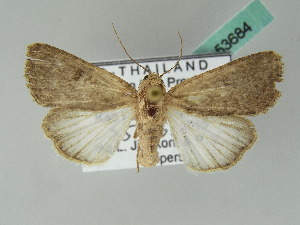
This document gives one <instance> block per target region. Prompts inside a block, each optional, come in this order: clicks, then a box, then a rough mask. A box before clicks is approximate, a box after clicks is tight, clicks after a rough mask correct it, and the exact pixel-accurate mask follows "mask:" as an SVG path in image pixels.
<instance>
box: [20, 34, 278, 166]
mask: <svg viewBox="0 0 300 225" xmlns="http://www.w3.org/2000/svg"><path fill="white" fill-rule="evenodd" d="M117 37H118V36H117ZM118 39H119V37H118ZM119 41H120V39H119ZM181 41H182V39H181ZM120 43H121V44H122V42H121V41H120ZM122 47H123V48H124V46H123V44H122ZM124 50H125V52H126V54H127V55H128V53H127V51H126V49H125V48H124ZM181 51H182V48H181ZM27 56H28V57H29V58H28V59H27V60H26V65H25V77H26V79H27V86H28V88H29V89H30V91H31V95H32V96H33V98H34V100H35V101H36V102H37V103H38V104H40V105H42V106H44V107H50V108H52V109H51V110H50V112H49V113H48V115H47V116H46V117H45V119H44V121H43V124H42V127H43V129H44V131H45V133H46V135H47V136H48V137H49V138H50V139H52V141H53V142H54V145H55V148H56V149H57V151H58V153H59V154H61V155H62V156H64V157H65V158H67V159H69V160H72V161H75V162H78V163H82V164H88V165H89V164H101V163H104V162H105V161H107V160H109V158H110V157H111V156H112V155H113V154H114V153H115V152H116V150H117V148H118V145H119V143H120V141H121V140H122V139H123V137H124V135H125V133H126V131H127V129H128V128H129V124H130V122H131V121H132V120H133V119H134V120H135V121H136V123H137V128H136V130H135V134H134V138H139V146H138V151H137V158H136V161H137V165H138V167H139V165H142V166H144V167H152V166H155V165H156V164H157V163H158V161H159V155H158V151H157V148H158V143H159V141H160V138H161V137H162V134H163V126H164V124H165V123H166V122H168V123H169V124H170V127H171V133H172V136H173V137H174V140H175V145H176V147H177V149H178V151H179V153H180V157H181V159H182V160H183V163H184V164H185V166H186V167H187V168H188V169H190V170H193V171H214V170H224V169H227V168H229V167H231V166H233V165H235V164H236V163H237V162H238V161H239V160H240V159H241V157H242V156H243V154H244V153H245V151H246V150H248V149H249V148H250V147H251V146H252V145H253V143H254V142H255V140H256V138H257V135H256V131H255V128H254V125H253V124H252V123H251V121H250V120H248V119H247V118H245V116H254V115H258V114H260V113H265V112H267V110H268V109H269V108H270V107H272V106H274V104H275V103H276V100H277V99H278V98H279V96H280V92H279V91H278V90H276V87H275V83H276V82H280V81H282V67H283V63H282V61H281V56H280V55H279V54H277V53H275V52H273V51H267V52H259V53H256V54H252V55H249V56H246V57H243V58H240V59H237V60H235V61H232V62H230V63H228V64H225V65H223V66H220V67H218V68H216V69H213V70H210V71H208V72H205V73H203V74H200V75H197V76H194V77H192V78H190V79H187V80H185V81H183V82H182V83H179V84H177V85H176V86H174V87H173V88H171V89H170V90H169V91H168V92H166V88H165V85H164V82H163V80H162V76H163V75H164V74H165V73H164V74H161V75H159V74H156V73H153V72H151V71H149V74H148V75H146V76H145V77H144V79H143V80H142V81H141V83H140V85H139V88H138V90H136V89H135V88H134V87H133V86H131V85H130V84H129V83H127V82H126V81H125V80H123V79H121V78H120V77H118V76H116V75H114V74H113V73H110V72H108V71H106V70H104V69H102V68H99V67H97V66H94V65H93V64H91V63H88V62H86V61H84V60H82V59H80V58H78V57H76V56H74V55H72V54H70V53H67V52H65V51H63V50H60V49H58V48H55V47H53V46H50V45H47V44H43V43H35V44H32V45H29V46H28V52H27ZM128 56H129V55H128ZM129 57H130V56H129ZM130 58H131V57H130ZM131 59H132V58H131ZM132 60H133V59H132ZM134 62H135V61H134ZM177 63H178V62H177ZM138 65H139V64H138ZM173 68H174V67H173Z"/></svg>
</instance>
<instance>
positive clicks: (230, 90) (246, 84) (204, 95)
mask: <svg viewBox="0 0 300 225" xmlns="http://www.w3.org/2000/svg"><path fill="white" fill-rule="evenodd" d="M281 76H282V62H281V56H280V55H278V54H277V53H275V52H271V51H269V52H259V53H256V54H252V55H249V56H245V57H243V58H240V59H237V60H234V61H232V62H230V63H227V64H225V65H223V66H220V67H218V68H216V69H213V70H210V71H207V72H205V73H203V74H200V75H197V76H195V77H192V78H190V79H187V80H185V81H183V82H182V83H180V84H178V85H176V86H174V87H173V88H172V89H171V90H170V91H169V92H168V93H167V95H166V98H165V103H166V105H167V106H170V107H173V108H174V107H175V108H178V109H179V110H183V111H185V112H187V113H192V114H196V115H201V116H225V115H227V116H229V115H257V114H259V113H264V112H266V111H267V110H268V109H269V108H270V107H272V106H273V105H274V104H275V103H276V100H277V99H278V97H279V96H280V92H279V91H277V90H276V87H275V83H276V82H280V81H282V78H281Z"/></svg>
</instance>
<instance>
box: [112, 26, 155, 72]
mask: <svg viewBox="0 0 300 225" xmlns="http://www.w3.org/2000/svg"><path fill="white" fill-rule="evenodd" d="M112 26H113V29H114V31H115V34H116V36H117V38H118V40H119V42H120V44H121V46H122V48H123V49H124V51H125V53H126V55H127V56H128V57H129V59H131V60H132V61H133V62H134V63H135V64H137V65H138V66H139V67H141V68H143V69H144V70H146V71H147V72H148V73H151V71H149V70H148V69H147V68H145V67H143V66H142V65H140V64H139V63H138V62H137V61H135V60H134V59H133V58H132V57H131V56H130V55H129V54H128V52H127V50H126V48H125V47H124V45H123V43H122V41H121V39H120V37H119V35H118V33H117V30H116V28H115V25H114V23H112Z"/></svg>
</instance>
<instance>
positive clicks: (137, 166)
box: [135, 130, 140, 173]
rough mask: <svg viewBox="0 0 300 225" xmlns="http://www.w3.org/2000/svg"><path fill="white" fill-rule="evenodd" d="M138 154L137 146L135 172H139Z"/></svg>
mask: <svg viewBox="0 0 300 225" xmlns="http://www.w3.org/2000/svg"><path fill="white" fill-rule="evenodd" d="M135 131H136V130H135ZM139 154H140V146H139V147H138V150H137V154H136V169H137V172H138V173H139V172H140V163H139V161H138V158H139Z"/></svg>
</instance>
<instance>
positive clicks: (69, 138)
mask: <svg viewBox="0 0 300 225" xmlns="http://www.w3.org/2000/svg"><path fill="white" fill-rule="evenodd" d="M133 117H134V111H133V110H132V109H131V108H120V109H117V110H109V111H100V112H99V111H98V112H91V111H76V110H68V109H59V108H58V109H52V110H51V111H50V112H49V114H48V115H47V116H46V118H45V119H44V122H43V128H44V130H45V132H46V135H47V136H48V137H49V138H51V139H52V140H53V141H54V144H55V147H56V149H57V150H58V152H59V153H60V154H62V155H63V156H64V157H66V158H68V159H70V160H73V161H77V162H79V163H84V164H94V163H103V162H105V161H106V160H108V159H109V158H110V157H111V156H112V155H113V153H114V152H115V151H116V150H117V148H118V145H119V143H120V141H121V140H122V139H123V137H124V135H125V132H126V130H127V129H128V127H129V123H130V121H131V120H132V119H133Z"/></svg>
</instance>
